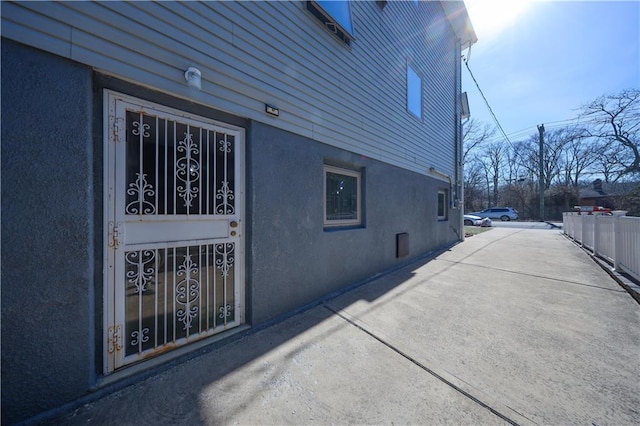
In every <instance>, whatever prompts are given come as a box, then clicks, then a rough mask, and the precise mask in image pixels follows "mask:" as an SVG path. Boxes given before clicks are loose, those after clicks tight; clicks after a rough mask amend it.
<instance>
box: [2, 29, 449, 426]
mask: <svg viewBox="0 0 640 426" xmlns="http://www.w3.org/2000/svg"><path fill="white" fill-rule="evenodd" d="M1 83H2V206H3V212H2V213H3V214H2V251H3V259H2V419H3V422H4V423H12V422H15V421H18V420H21V419H25V418H28V417H31V416H34V415H37V414H39V413H42V412H44V411H47V410H50V409H54V408H56V407H59V406H61V405H63V404H65V403H68V402H71V401H73V400H76V399H77V398H79V397H81V396H83V395H86V394H87V393H89V392H90V391H91V389H92V387H94V386H96V384H97V380H98V376H99V372H100V371H101V370H102V368H101V362H102V361H101V360H102V338H103V330H102V305H103V292H102V291H103V290H102V271H103V267H104V265H103V263H102V259H103V254H102V235H103V234H104V232H105V231H104V229H102V223H103V222H102V220H103V212H102V175H103V165H102V144H103V139H102V117H103V112H102V100H101V89H102V87H106V88H110V89H114V90H117V91H121V92H124V93H128V94H131V95H134V96H139V97H142V98H144V99H147V100H150V101H153V102H158V103H162V104H164V105H168V106H171V107H174V108H178V109H182V110H185V111H188V112H191V113H195V114H199V115H202V116H206V117H210V118H213V119H217V120H221V121H226V122H229V123H231V124H235V125H239V126H244V127H247V128H248V132H247V194H248V195H247V214H248V218H247V219H248V220H247V223H248V225H249V226H248V241H247V263H248V271H247V293H248V295H249V301H250V305H249V307H248V318H249V319H250V323H251V324H253V325H258V324H260V323H262V322H264V321H267V320H269V319H272V318H274V317H276V316H278V315H281V314H284V313H286V312H289V311H290V310H292V309H295V308H297V307H300V306H301V305H304V304H307V303H309V302H312V301H313V300H316V299H317V298H319V297H321V296H324V295H326V294H328V293H330V292H332V291H334V290H337V289H340V288H343V287H344V286H347V285H349V284H352V283H354V282H357V281H359V280H362V279H365V278H367V277H370V276H372V275H374V274H375V273H378V272H381V271H383V270H385V269H388V268H391V267H394V266H396V265H399V264H401V263H403V262H407V261H408V260H409V259H410V258H412V257H416V256H419V255H421V254H423V253H425V252H427V251H429V250H431V249H434V248H436V247H441V246H443V245H446V244H449V243H451V242H453V241H456V240H457V239H458V236H457V234H456V233H455V232H454V231H453V230H452V225H454V224H456V223H459V220H456V219H455V216H456V215H457V214H458V213H459V212H458V211H452V212H451V217H450V220H449V221H446V222H438V221H437V219H436V197H437V195H436V194H437V190H438V188H447V187H448V183H446V182H443V181H438V180H435V179H432V178H428V177H426V176H424V175H421V174H418V173H414V172H411V171H408V170H404V169H402V168H399V167H395V166H391V165H389V164H385V163H383V162H380V161H377V160H374V159H371V158H368V157H366V156H363V155H360V154H354V153H350V152H348V151H344V150H340V149H338V148H335V147H332V146H329V145H326V144H323V143H320V142H317V141H314V140H312V139H309V138H306V137H303V136H300V135H296V134H293V133H290V132H287V131H284V130H282V129H278V128H275V127H272V126H268V125H265V124H263V123H259V122H255V121H254V122H252V123H251V124H250V125H248V124H247V121H246V120H244V119H242V118H238V117H234V116H231V115H228V114H226V113H223V112H220V111H217V110H213V109H211V108H208V107H206V106H203V105H198V104H195V103H191V102H188V101H186V100H184V99H179V98H175V97H171V96H168V95H167V94H163V93H159V92H156V91H153V90H150V89H148V88H142V87H140V86H136V85H133V84H131V83H127V82H123V81H121V80H117V79H114V78H111V77H108V76H102V75H98V74H92V71H91V70H90V69H89V68H88V67H85V66H83V65H80V64H78V63H75V62H72V61H69V60H66V59H63V58H60V57H58V56H54V55H51V54H48V53H45V52H43V51H39V50H35V49H32V48H30V47H26V46H24V45H22V44H17V43H15V42H13V41H10V40H6V39H4V38H3V39H2V82H1ZM325 161H327V162H330V163H333V164H346V165H350V166H355V167H360V168H363V169H364V173H363V177H364V192H365V204H364V212H365V226H364V227H361V228H357V229H344V230H338V231H331V232H329V231H327V230H325V229H324V227H323V224H322V209H323V207H322V198H323V173H322V167H323V163H324V162H325ZM401 232H408V233H409V235H410V241H411V254H410V256H408V257H405V258H402V259H396V257H395V254H396V253H395V250H396V246H395V235H396V234H397V233H401Z"/></svg>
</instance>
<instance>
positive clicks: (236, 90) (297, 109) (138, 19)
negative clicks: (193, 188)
mask: <svg viewBox="0 0 640 426" xmlns="http://www.w3.org/2000/svg"><path fill="white" fill-rule="evenodd" d="M305 4H306V2H305V1H254V2H250V1H240V2H236V1H209V2H194V1H189V2H149V1H144V2H115V1H114V2H111V1H109V2H86V1H83V2H77V1H71V2H50V1H44V2H16V3H14V2H2V4H1V7H2V35H3V36H4V37H7V38H11V39H13V40H17V41H20V42H22V43H25V44H28V45H31V46H34V47H37V48H39V49H43V50H46V51H49V52H52V53H55V54H57V55H60V56H63V57H66V58H69V59H72V60H74V61H77V62H80V63H83V64H86V65H89V66H91V67H94V68H96V69H100V70H101V71H102V72H104V73H107V74H111V75H113V76H117V77H120V78H124V79H127V80H129V81H135V82H138V83H139V84H141V85H144V86H146V87H150V88H154V89H156V90H159V91H162V92H165V93H171V94H174V95H175V96H178V97H183V98H185V99H191V100H193V101H195V102H199V103H201V104H204V105H215V106H216V108H219V109H222V110H224V111H226V112H229V113H231V114H235V115H237V116H240V117H246V118H249V119H251V120H255V121H259V122H263V123H265V124H270V125H272V126H274V127H278V128H281V129H283V130H287V131H290V132H293V133H297V134H300V135H302V136H305V137H309V138H311V139H314V140H317V141H320V142H323V143H327V144H329V145H332V146H336V147H339V148H342V149H345V150H348V151H353V152H358V153H362V154H365V155H367V156H369V157H371V158H375V159H378V160H380V161H383V162H385V163H389V164H393V165H397V166H400V167H403V168H406V169H409V170H412V171H416V172H418V173H421V174H425V175H426V174H428V172H427V170H428V169H429V167H431V166H434V167H436V168H437V169H439V170H441V171H443V172H445V173H447V174H451V175H452V174H453V173H454V169H453V168H454V162H453V149H454V147H453V140H454V133H455V122H454V117H455V111H454V106H455V102H456V100H457V98H456V96H455V92H454V89H455V84H456V83H455V79H454V69H455V68H456V67H459V66H460V59H459V58H460V57H459V55H455V54H454V46H455V37H456V36H455V34H454V32H453V30H452V28H451V26H450V25H449V21H448V20H447V17H446V16H445V13H444V10H443V7H442V5H441V4H440V2H435V1H420V2H414V1H390V2H388V3H387V5H386V7H385V8H384V9H381V8H380V7H379V6H378V5H377V3H376V2H375V1H354V2H351V8H352V18H353V27H354V37H355V39H354V41H353V42H352V43H351V46H350V47H347V46H345V45H344V43H342V42H341V41H339V40H337V38H336V37H334V36H333V35H332V34H331V33H330V32H329V31H327V29H326V28H325V27H324V26H323V25H321V24H320V23H319V22H318V21H317V20H316V19H315V17H313V16H312V15H311V13H309V12H308V11H307V10H306V7H305ZM451 7H455V6H450V5H449V7H448V9H450V8H451ZM458 7H460V8H462V10H461V12H464V6H463V5H462V4H461V3H460V4H459V6H458ZM407 63H411V66H412V67H413V68H414V69H415V70H416V71H417V72H418V73H419V74H420V76H421V77H422V79H423V94H424V99H423V119H422V120H417V119H415V117H414V116H413V115H412V114H410V113H409V112H407V110H406V66H407ZM190 66H197V67H198V68H200V69H201V70H202V73H203V83H202V90H201V91H199V92H194V91H191V90H189V89H188V88H187V86H186V84H185V82H184V77H183V74H184V71H185V70H186V69H187V67H190ZM265 103H269V104H273V105H275V106H277V107H279V108H280V117H279V118H277V119H276V118H273V117H270V116H268V115H267V114H265V112H264V108H265V107H264V105H265Z"/></svg>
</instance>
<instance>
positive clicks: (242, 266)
mask: <svg viewBox="0 0 640 426" xmlns="http://www.w3.org/2000/svg"><path fill="white" fill-rule="evenodd" d="M118 101H122V102H126V103H130V104H135V105H136V106H140V108H141V110H144V109H151V110H152V111H158V112H161V113H166V114H170V115H173V116H176V117H182V118H185V119H187V120H195V121H197V122H200V123H202V124H204V125H210V126H215V127H218V128H222V129H227V130H229V131H230V132H234V133H236V134H237V136H236V139H237V140H236V147H235V153H236V158H235V159H234V165H235V168H236V170H235V172H234V179H235V182H234V185H235V188H234V189H235V198H234V200H235V206H234V207H235V211H236V215H237V217H238V222H239V226H238V228H237V230H236V232H237V236H238V239H237V243H236V244H237V247H236V250H237V252H236V253H235V262H236V263H235V264H234V274H236V275H237V279H238V281H237V282H238V285H237V286H235V285H234V291H235V295H236V309H237V313H238V318H237V320H238V323H237V326H236V328H240V329H241V328H242V327H238V326H242V325H243V324H244V323H245V320H246V312H245V309H246V299H245V297H246V296H245V294H246V283H245V277H246V260H245V257H246V252H245V240H246V226H245V222H246V215H245V207H246V195H245V194H246V187H245V176H246V167H245V159H246V154H245V145H246V132H245V129H244V128H243V127H239V126H235V125H232V124H229V123H224V122H221V121H218V120H214V119H211V118H208V117H205V116H202V115H199V114H195V113H190V112H187V111H183V110H178V109H175V108H172V107H168V106H165V105H162V104H158V103H156V102H151V101H147V100H144V99H141V98H138V97H135V96H131V95H126V94H123V93H120V92H117V91H113V90H110V89H103V113H102V115H103V138H102V139H103V141H102V143H103V179H104V180H103V183H104V186H103V187H104V191H103V232H102V233H103V237H104V238H103V244H102V247H103V262H104V263H103V333H102V336H103V350H102V356H103V374H105V375H108V374H113V373H116V372H118V371H121V369H122V368H124V367H127V366H123V367H122V368H120V367H118V368H116V367H115V363H114V359H115V356H114V355H113V351H110V348H109V347H110V346H113V345H116V346H117V345H122V332H123V331H122V330H118V329H117V326H116V323H117V321H116V320H117V319H118V318H117V313H116V312H117V310H118V309H119V308H118V307H117V306H116V303H117V301H116V300H115V293H116V292H115V291H114V289H115V280H116V277H115V273H116V270H115V268H116V252H115V248H114V247H113V242H114V241H115V240H117V238H118V236H117V231H118V228H117V224H115V225H116V226H115V227H114V226H112V225H114V220H115V218H116V217H117V214H116V211H115V205H116V183H117V181H118V178H117V170H116V166H117V164H118V158H117V155H119V154H118V153H117V150H116V144H118V143H123V144H124V143H125V140H126V136H125V134H126V125H125V122H124V119H121V118H118V117H116V104H117V102H118ZM120 161H121V162H122V159H120ZM121 190H122V189H121ZM114 233H115V235H114ZM114 239H115V240H114ZM236 287H237V288H236ZM223 331H224V330H221V331H219V332H215V333H212V334H211V335H210V336H207V337H204V338H201V339H198V340H196V341H195V342H194V343H191V344H187V345H182V346H178V347H177V348H176V349H174V352H179V353H184V352H185V350H187V351H188V350H195V349H197V348H199V347H201V346H202V345H203V341H205V340H207V339H211V338H212V337H213V336H219V335H220V333H221V332H223ZM190 346H191V347H193V349H188V348H189V347H190ZM178 349H180V350H178ZM110 352H111V353H110ZM158 356H162V355H158ZM158 356H154V357H152V358H150V359H157V357H158ZM134 364H135V363H134ZM134 364H131V365H134Z"/></svg>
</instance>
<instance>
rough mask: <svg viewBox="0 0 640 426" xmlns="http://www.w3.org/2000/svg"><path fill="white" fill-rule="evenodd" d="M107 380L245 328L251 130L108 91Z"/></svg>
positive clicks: (106, 224)
mask: <svg viewBox="0 0 640 426" xmlns="http://www.w3.org/2000/svg"><path fill="white" fill-rule="evenodd" d="M105 110H106V111H108V114H107V115H108V116H107V119H106V120H105V135H106V136H105V183H106V184H107V188H106V191H105V210H106V214H105V229H106V232H105V240H106V242H105V246H106V250H105V252H106V254H107V259H106V262H107V265H108V271H107V274H106V277H105V279H106V283H105V299H106V301H107V306H106V308H107V309H106V311H105V334H106V336H105V343H106V344H105V372H106V373H108V372H111V371H113V370H116V369H118V368H120V367H123V366H126V365H128V364H131V363H133V362H137V361H140V360H142V359H145V358H148V357H150V356H154V355H157V354H160V353H164V352H166V351H167V350H169V349H173V348H176V347H179V346H183V345H185V344H188V343H191V342H193V341H196V340H200V339H202V338H204V337H207V336H210V335H213V334H216V333H219V332H221V331H224V330H227V329H229V328H232V327H235V326H238V325H240V324H242V322H243V320H244V313H243V305H244V303H243V298H244V283H243V276H244V247H243V235H242V234H243V232H242V228H243V219H244V218H243V199H244V180H243V173H244V167H243V165H244V163H243V155H244V131H243V130H242V129H239V128H235V127H232V126H227V125H224V124H221V123H217V122H213V121H211V120H209V119H206V118H202V117H196V116H193V115H190V114H186V113H183V112H180V111H176V110H172V109H170V108H165V107H162V106H159V105H155V104H151V103H147V102H143V101H140V100H136V99H133V98H129V97H126V96H124V95H120V94H117V93H114V92H110V91H106V92H105Z"/></svg>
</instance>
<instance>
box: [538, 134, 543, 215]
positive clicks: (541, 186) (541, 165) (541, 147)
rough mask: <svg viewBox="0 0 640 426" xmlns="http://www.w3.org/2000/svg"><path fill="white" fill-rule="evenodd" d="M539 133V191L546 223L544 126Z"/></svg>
mask: <svg viewBox="0 0 640 426" xmlns="http://www.w3.org/2000/svg"><path fill="white" fill-rule="evenodd" d="M538 133H539V134H540V138H539V142H540V147H539V148H540V153H539V157H540V158H539V162H538V165H539V168H540V171H539V173H538V175H539V179H538V191H539V195H538V196H539V198H540V222H543V221H544V124H541V125H539V126H538Z"/></svg>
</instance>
